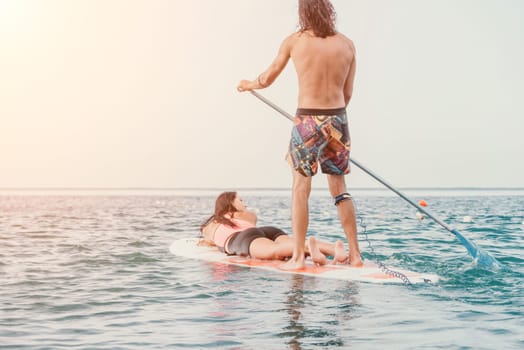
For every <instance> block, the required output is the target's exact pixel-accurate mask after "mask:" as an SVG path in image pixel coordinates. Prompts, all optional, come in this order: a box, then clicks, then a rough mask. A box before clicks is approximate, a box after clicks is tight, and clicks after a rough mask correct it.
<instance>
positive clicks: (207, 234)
mask: <svg viewBox="0 0 524 350" xmlns="http://www.w3.org/2000/svg"><path fill="white" fill-rule="evenodd" d="M217 228H218V224H217V223H215V222H210V223H208V224H207V225H206V226H205V227H204V228H203V229H202V236H203V238H202V239H201V240H200V241H198V245H203V246H211V247H214V246H215V240H214V238H215V231H216V229H217Z"/></svg>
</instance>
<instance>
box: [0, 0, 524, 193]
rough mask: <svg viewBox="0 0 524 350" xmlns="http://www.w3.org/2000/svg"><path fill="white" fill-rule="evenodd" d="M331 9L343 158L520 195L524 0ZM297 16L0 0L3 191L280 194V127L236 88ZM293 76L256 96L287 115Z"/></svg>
mask: <svg viewBox="0 0 524 350" xmlns="http://www.w3.org/2000/svg"><path fill="white" fill-rule="evenodd" d="M333 4H334V6H335V9H336V11H337V14H338V22H337V27H338V29H339V30H340V31H341V32H343V33H344V34H345V35H347V36H348V37H350V38H351V39H353V41H354V43H355V46H356V48H357V62H358V68H357V76H356V81H355V91H354V95H353V99H352V102H351V104H350V108H349V110H348V112H349V119H350V125H351V126H350V132H351V137H352V156H353V157H354V158H355V159H357V160H358V161H360V162H361V163H363V164H364V165H366V166H367V167H369V168H370V169H371V170H373V171H374V172H376V173H377V174H378V175H380V176H381V177H383V178H385V179H386V180H388V181H389V182H391V183H392V184H393V185H396V186H399V187H426V186H427V187H506V186H511V187H524V137H523V131H524V106H523V101H524V98H523V97H524V96H523V95H524V87H523V82H524V68H523V62H524V1H521V0H395V1H391V0H366V1H364V0H339V1H333ZM297 22H298V17H297V1H294V0H264V1H261V0H220V1H215V0H200V1H196V0H195V1H185V0H184V1H182V0H171V1H166V0H154V1H152V0H142V1H138V0H46V1H37V0H34V1H29V0H0V188H10V187H119V188H120V187H124V188H127V187H154V188H164V187H170V188H172V187H177V188H185V187H204V188H211V187H216V188H222V187H224V188H243V187H261V188H264V187H272V188H275V187H289V186H290V183H291V176H290V170H289V167H288V165H287V163H286V162H285V160H284V157H285V154H286V151H287V145H288V141H289V135H290V129H291V122H289V121H288V120H287V119H285V118H283V117H281V116H280V115H278V114H277V113H275V112H274V111H272V110H271V109H269V108H268V107H267V106H265V105H263V104H262V103H261V102H260V101H258V100H257V99H255V98H254V97H253V96H251V95H250V94H240V93H238V92H237V91H236V90H235V87H236V85H237V83H238V81H239V80H240V79H242V78H254V77H256V76H257V75H258V74H259V73H260V72H262V71H263V70H264V69H265V68H266V67H267V66H268V65H269V64H270V62H271V61H272V60H273V58H274V56H275V54H276V52H277V49H278V47H279V46H280V43H281V42H282V40H283V39H284V37H285V36H287V35H289V34H290V33H292V32H293V31H295V30H296V28H297ZM296 82H297V81H296V76H295V71H294V68H293V65H292V63H291V62H290V63H289V64H288V67H287V68H286V70H285V71H284V72H283V73H282V75H281V76H280V77H279V79H278V80H277V81H276V83H275V84H274V85H273V86H271V87H270V88H268V89H266V90H262V91H261V93H262V94H263V95H264V96H266V97H267V98H269V99H271V100H272V101H273V102H275V103H276V104H278V105H280V106H281V107H282V108H284V109H285V110H287V111H289V112H290V113H293V112H294V110H295V109H296V107H297V106H296V95H297V87H296ZM347 182H348V184H349V186H350V187H351V186H355V187H369V186H377V187H380V185H379V184H378V183H376V182H375V181H374V180H372V179H370V178H369V177H368V176H367V175H365V174H363V173H362V172H361V171H360V170H359V169H358V168H356V167H355V166H353V171H352V174H351V175H349V176H348V177H347ZM313 184H314V186H315V187H325V177H324V176H323V175H321V174H319V175H317V176H316V178H315V180H314V182H313Z"/></svg>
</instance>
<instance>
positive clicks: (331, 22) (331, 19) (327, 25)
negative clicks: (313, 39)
mask: <svg viewBox="0 0 524 350" xmlns="http://www.w3.org/2000/svg"><path fill="white" fill-rule="evenodd" d="M298 17H299V26H300V29H299V32H301V33H303V32H305V31H306V30H312V31H313V33H314V34H315V36H317V37H320V38H325V37H328V36H332V35H335V34H336V30H335V21H336V18H337V14H336V12H335V8H334V7H333V5H332V4H331V2H330V1H329V0H299V1H298Z"/></svg>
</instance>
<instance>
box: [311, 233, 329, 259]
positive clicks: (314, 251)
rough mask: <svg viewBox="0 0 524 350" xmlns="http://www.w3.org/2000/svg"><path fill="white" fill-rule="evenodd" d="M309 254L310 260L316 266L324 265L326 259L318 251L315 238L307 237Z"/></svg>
mask: <svg viewBox="0 0 524 350" xmlns="http://www.w3.org/2000/svg"><path fill="white" fill-rule="evenodd" d="M308 243H309V254H311V259H312V260H313V262H314V263H315V264H317V265H326V264H327V259H326V256H325V255H324V254H322V252H321V251H320V248H319V247H318V246H317V240H316V239H315V237H309V241H308Z"/></svg>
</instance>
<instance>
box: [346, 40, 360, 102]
mask: <svg viewBox="0 0 524 350" xmlns="http://www.w3.org/2000/svg"><path fill="white" fill-rule="evenodd" d="M351 47H352V49H353V60H352V61H351V66H350V67H349V72H348V75H347V77H346V82H345V83H344V101H345V102H346V107H347V105H348V104H349V101H350V100H351V96H352V95H353V82H354V81H355V72H356V70H357V57H356V54H355V47H354V46H353V44H351Z"/></svg>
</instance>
